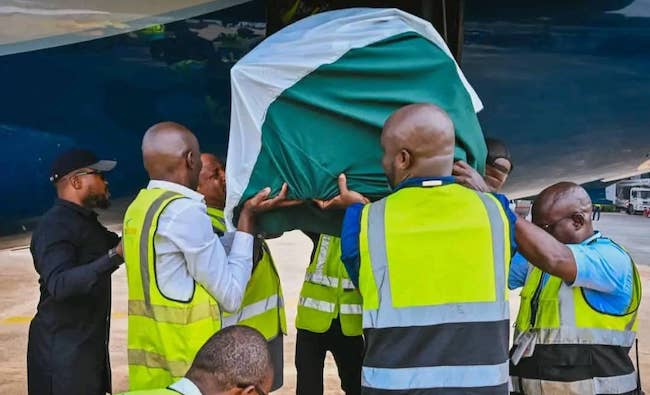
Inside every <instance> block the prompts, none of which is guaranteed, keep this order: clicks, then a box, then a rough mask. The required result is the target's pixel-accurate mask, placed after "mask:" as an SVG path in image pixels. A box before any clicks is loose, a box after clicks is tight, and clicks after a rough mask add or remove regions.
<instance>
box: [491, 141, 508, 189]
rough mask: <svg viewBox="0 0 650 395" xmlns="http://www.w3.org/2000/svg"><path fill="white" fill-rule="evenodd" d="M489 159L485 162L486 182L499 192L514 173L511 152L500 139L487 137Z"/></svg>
mask: <svg viewBox="0 0 650 395" xmlns="http://www.w3.org/2000/svg"><path fill="white" fill-rule="evenodd" d="M485 145H486V146H487V158H486V160H485V182H486V183H487V184H488V185H489V186H490V188H492V190H493V191H496V192H498V191H499V190H501V188H502V187H503V184H505V183H506V180H507V179H508V175H509V174H510V172H511V171H512V168H513V163H512V157H511V156H510V150H509V149H508V147H507V146H506V144H505V143H504V142H503V141H501V140H498V139H495V138H491V137H486V138H485Z"/></svg>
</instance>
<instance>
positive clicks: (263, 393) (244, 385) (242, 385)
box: [237, 384, 269, 395]
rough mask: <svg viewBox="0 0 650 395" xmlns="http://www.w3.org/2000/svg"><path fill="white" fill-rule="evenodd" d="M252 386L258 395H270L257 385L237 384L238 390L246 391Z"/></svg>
mask: <svg viewBox="0 0 650 395" xmlns="http://www.w3.org/2000/svg"><path fill="white" fill-rule="evenodd" d="M250 386H253V388H254V389H255V392H257V395H269V394H268V392H264V391H263V390H262V389H261V388H260V387H259V386H258V385H257V384H237V388H241V389H246V388H248V387H250Z"/></svg>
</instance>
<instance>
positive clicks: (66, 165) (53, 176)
mask: <svg viewBox="0 0 650 395" xmlns="http://www.w3.org/2000/svg"><path fill="white" fill-rule="evenodd" d="M115 165H117V162H116V161H114V160H98V159H97V156H95V154H94V153H92V152H91V151H88V150H85V149H79V148H74V149H71V150H68V151H65V152H64V153H62V154H61V155H59V156H58V157H57V158H56V159H55V160H54V162H53V163H52V169H51V170H50V181H51V182H53V183H56V182H57V181H58V180H59V179H61V177H63V176H65V175H67V174H69V173H70V172H72V171H75V170H77V169H81V168H90V169H93V170H97V171H101V172H105V171H111V170H113V168H114V167H115Z"/></svg>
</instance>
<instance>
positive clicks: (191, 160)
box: [185, 150, 196, 169]
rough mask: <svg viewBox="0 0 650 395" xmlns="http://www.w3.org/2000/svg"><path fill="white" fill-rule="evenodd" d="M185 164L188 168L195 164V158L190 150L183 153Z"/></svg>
mask: <svg viewBox="0 0 650 395" xmlns="http://www.w3.org/2000/svg"><path fill="white" fill-rule="evenodd" d="M185 164H186V165H187V168H188V169H193V168H194V166H196V158H195V157H194V153H193V152H192V150H189V151H187V154H185Z"/></svg>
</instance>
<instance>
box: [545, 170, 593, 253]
mask: <svg viewBox="0 0 650 395" xmlns="http://www.w3.org/2000/svg"><path fill="white" fill-rule="evenodd" d="M591 209H592V205H591V198H589V194H587V191H585V189H584V188H582V187H581V186H580V185H577V184H574V183H572V182H560V183H557V184H554V185H551V186H550V187H548V188H546V189H544V190H543V191H542V192H541V193H540V194H539V196H538V197H537V199H535V203H534V204H533V210H532V214H533V222H534V223H535V224H537V225H538V226H541V227H543V228H544V229H546V230H547V231H548V232H549V233H551V234H552V235H553V236H554V237H555V238H556V239H558V240H559V241H561V242H562V243H565V244H573V243H580V242H582V241H584V240H586V239H587V238H589V237H591V235H592V234H593V225H592V222H591V215H590V213H591Z"/></svg>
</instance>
